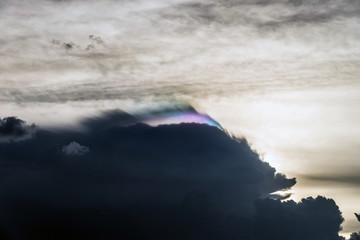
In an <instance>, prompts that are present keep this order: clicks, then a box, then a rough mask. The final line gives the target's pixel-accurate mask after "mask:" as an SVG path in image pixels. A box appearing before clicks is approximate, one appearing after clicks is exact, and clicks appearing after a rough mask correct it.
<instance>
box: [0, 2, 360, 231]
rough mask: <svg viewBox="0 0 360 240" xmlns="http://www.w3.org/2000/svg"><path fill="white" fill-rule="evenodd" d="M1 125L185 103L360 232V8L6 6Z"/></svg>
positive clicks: (0, 53)
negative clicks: (328, 201)
mask: <svg viewBox="0 0 360 240" xmlns="http://www.w3.org/2000/svg"><path fill="white" fill-rule="evenodd" d="M0 16H1V17H0V29H1V30H2V31H1V34H0V58H1V62H0V117H5V116H13V115H15V116H18V117H20V118H22V119H24V120H26V121H27V122H29V123H32V122H34V123H36V124H38V125H40V126H48V125H52V124H56V123H59V124H74V119H78V118H79V117H84V116H88V115H91V114H95V113H97V112H98V111H100V110H107V109H114V108H120V109H124V110H127V111H130V112H131V111H137V110H139V109H143V108H147V107H153V108H156V107H159V106H161V105H162V104H171V103H178V102H186V103H189V104H192V105H193V106H195V108H197V109H198V110H199V111H201V112H204V113H207V114H209V115H210V116H212V117H213V118H214V119H216V120H217V121H218V122H220V123H221V124H222V125H223V126H224V127H225V128H226V129H228V131H230V132H232V133H234V134H236V135H238V136H244V137H246V138H247V139H248V140H249V142H251V143H252V144H253V147H254V149H256V150H257V151H258V152H259V153H261V154H263V156H264V159H265V160H266V161H268V162H270V163H271V165H273V166H275V167H276V169H277V170H279V171H280V172H283V173H286V174H287V175H288V176H290V177H296V178H297V179H298V183H297V185H296V186H295V187H294V189H293V191H294V193H295V194H294V195H293V198H294V199H296V200H299V199H300V198H301V197H305V196H310V195H312V196H317V195H318V194H321V195H326V196H327V197H331V198H333V199H334V200H335V201H336V202H337V204H338V205H339V206H340V209H341V211H342V212H343V216H344V217H345V219H346V221H345V223H344V224H343V227H344V232H345V233H349V232H354V231H358V230H359V229H360V225H359V222H357V221H356V218H355V217H354V216H353V212H356V211H359V210H360V202H359V200H358V199H360V191H359V188H358V186H359V184H360V177H359V172H360V160H359V159H358V158H359V156H360V128H359V122H360V110H359V107H358V106H359V104H360V82H359V77H360V70H359V69H360V47H359V46H360V45H359V42H360V31H358V29H360V2H359V1H358V0H347V1H340V0H338V1H337V0H313V1H306V0H305V1H302V0H289V1H285V0H284V1H283V0H259V1H251V0H227V1H226V0H223V1H221V0H207V1H201V0H199V1H196V0H188V1H187V0H168V1H166V0H157V1H148V0H147V1H136V0H133V1H127V0H119V1H115V0H101V1H95V0H94V1H91V0H87V1H85V0H83V1H81V0H64V1H61V0H58V1H55V0H54V1H51V0H48V1H42V0H23V1H21V0H0Z"/></svg>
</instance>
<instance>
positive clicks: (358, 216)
mask: <svg viewBox="0 0 360 240" xmlns="http://www.w3.org/2000/svg"><path fill="white" fill-rule="evenodd" d="M355 216H356V219H357V220H358V221H359V222H360V215H359V214H357V213H355Z"/></svg>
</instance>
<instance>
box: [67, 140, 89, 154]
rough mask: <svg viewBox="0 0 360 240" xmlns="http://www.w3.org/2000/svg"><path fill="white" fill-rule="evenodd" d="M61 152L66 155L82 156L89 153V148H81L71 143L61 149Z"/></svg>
mask: <svg viewBox="0 0 360 240" xmlns="http://www.w3.org/2000/svg"><path fill="white" fill-rule="evenodd" d="M62 151H63V153H64V154H66V155H79V156H81V155H84V154H86V153H87V152H89V148H88V147H86V146H81V145H80V144H79V143H77V142H75V141H73V142H71V143H69V144H68V145H66V146H64V147H63V148H62Z"/></svg>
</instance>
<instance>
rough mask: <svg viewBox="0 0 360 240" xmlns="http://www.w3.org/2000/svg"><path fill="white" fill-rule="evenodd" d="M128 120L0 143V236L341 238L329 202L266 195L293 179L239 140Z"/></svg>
mask: <svg viewBox="0 0 360 240" xmlns="http://www.w3.org/2000/svg"><path fill="white" fill-rule="evenodd" d="M136 119H139V117H138V116H131V115H129V114H126V113H124V112H120V111H115V112H110V113H107V114H106V115H104V116H102V117H97V118H92V119H87V120H84V121H83V125H84V126H83V127H84V128H83V129H86V131H79V130H78V129H76V130H71V129H62V130H61V129H56V131H55V130H54V131H50V130H44V129H39V130H38V131H37V133H36V136H35V137H34V138H31V139H28V140H26V141H20V142H11V143H2V144H0V156H1V160H0V166H1V168H0V171H1V172H0V235H1V236H2V239H26V240H27V239H37V240H39V239H119V237H121V238H124V239H164V240H165V239H197V240H198V239H207V240H208V239H229V240H230V239H249V240H259V239H277V240H279V239H284V240H285V239H302V240H308V239H317V240H319V239H321V240H329V239H334V240H335V239H342V238H341V237H339V235H338V231H339V230H340V224H341V223H342V221H343V218H342V216H341V213H340V211H339V209H338V207H337V206H336V204H335V202H334V201H333V200H331V199H326V198H324V197H317V198H307V199H303V200H302V201H301V202H299V203H296V202H294V201H287V202H281V201H280V200H274V199H271V198H267V197H266V196H269V194H271V193H273V192H276V191H279V190H284V189H289V188H291V187H292V186H293V185H294V184H295V183H296V181H295V179H289V178H287V177H286V176H285V175H283V174H279V173H276V171H275V169H274V168H272V167H271V166H270V165H269V164H268V163H265V162H263V161H262V160H261V159H260V158H259V155H258V154H257V153H256V152H254V151H253V150H252V149H251V148H250V146H249V144H248V143H247V141H246V140H244V139H238V138H235V137H231V136H229V135H228V134H227V133H226V132H224V131H223V130H221V129H220V128H218V127H214V126H209V125H205V124H197V123H182V124H170V125H160V126H157V127H151V126H149V125H146V124H143V123H138V124H132V125H127V124H125V125H124V124H118V123H122V122H123V123H124V122H126V123H127V122H129V121H133V120H136ZM69 143H70V144H69ZM79 143H81V145H80V144H79ZM64 146H65V152H69V153H74V152H75V153H78V152H79V149H80V151H82V150H84V148H85V147H84V146H86V147H88V148H89V149H90V151H86V154H64ZM82 153H84V151H82ZM69 160H71V161H69ZM74 160H76V161H74Z"/></svg>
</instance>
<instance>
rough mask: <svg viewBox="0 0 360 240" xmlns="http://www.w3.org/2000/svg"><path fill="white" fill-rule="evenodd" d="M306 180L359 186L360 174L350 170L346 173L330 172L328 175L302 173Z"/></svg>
mask: <svg viewBox="0 0 360 240" xmlns="http://www.w3.org/2000/svg"><path fill="white" fill-rule="evenodd" d="M301 177H302V178H303V179H304V180H307V179H309V180H312V181H317V182H319V183H332V184H340V185H353V186H358V185H359V184H360V176H359V174H358V172H351V171H348V172H347V173H346V174H337V173H329V174H327V175H324V174H317V175H301Z"/></svg>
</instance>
